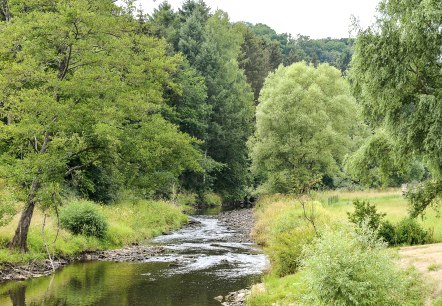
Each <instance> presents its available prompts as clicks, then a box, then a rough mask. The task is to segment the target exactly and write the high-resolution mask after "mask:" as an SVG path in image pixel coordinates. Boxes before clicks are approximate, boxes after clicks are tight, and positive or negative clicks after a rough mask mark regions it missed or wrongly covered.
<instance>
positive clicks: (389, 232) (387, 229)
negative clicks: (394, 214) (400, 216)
mask: <svg viewBox="0 0 442 306" xmlns="http://www.w3.org/2000/svg"><path fill="white" fill-rule="evenodd" d="M378 236H379V237H381V238H382V240H384V241H385V242H386V243H388V245H390V246H394V245H396V227H395V226H394V225H393V224H392V223H391V222H390V221H387V220H384V221H382V223H381V225H380V226H379V230H378Z"/></svg>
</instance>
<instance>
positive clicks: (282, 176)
mask: <svg viewBox="0 0 442 306" xmlns="http://www.w3.org/2000/svg"><path fill="white" fill-rule="evenodd" d="M357 113H358V111H357V107H356V104H355V101H354V99H353V98H352V96H351V95H350V89H349V85H348V84H347V82H346V81H345V80H344V79H342V77H341V74H340V71H339V70H337V69H335V68H333V67H331V66H329V65H327V64H321V65H319V66H318V68H317V69H316V68H314V67H313V66H308V65H306V64H305V63H296V64H293V65H291V66H289V67H282V66H281V67H279V68H278V69H277V70H276V71H275V73H273V74H270V76H269V77H268V78H267V80H266V82H265V84H264V87H263V89H262V91H261V96H260V104H259V105H258V107H257V110H256V132H255V135H254V137H253V138H252V139H251V140H250V142H249V145H250V150H251V157H252V172H253V173H254V174H255V175H256V177H257V179H258V182H259V186H258V191H259V192H282V193H292V192H295V193H303V192H305V191H306V188H309V187H310V186H312V185H314V184H316V183H318V182H320V181H321V179H322V178H323V177H324V176H325V175H330V176H331V175H333V173H334V172H339V171H340V167H341V165H342V161H343V158H344V156H345V154H346V153H347V152H348V151H349V147H350V146H351V131H352V127H353V125H354V124H355V122H357V120H356V119H357Z"/></svg>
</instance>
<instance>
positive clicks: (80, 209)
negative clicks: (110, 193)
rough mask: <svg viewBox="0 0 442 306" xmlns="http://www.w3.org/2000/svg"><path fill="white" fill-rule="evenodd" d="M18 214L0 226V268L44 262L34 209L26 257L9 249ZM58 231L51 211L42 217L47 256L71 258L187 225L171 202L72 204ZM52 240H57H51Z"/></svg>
mask: <svg viewBox="0 0 442 306" xmlns="http://www.w3.org/2000/svg"><path fill="white" fill-rule="evenodd" d="M18 218H19V214H17V215H15V216H14V218H13V220H12V221H11V222H9V223H8V224H7V225H5V226H3V227H0V265H1V264H4V263H27V262H30V261H33V260H43V259H46V258H47V253H46V251H45V247H44V242H43V236H42V225H43V221H44V215H43V213H42V212H41V210H36V211H35V215H34V218H33V220H32V223H31V228H30V231H29V236H28V247H29V252H28V253H25V254H22V253H18V252H13V251H11V250H9V249H8V247H7V246H8V243H9V242H10V241H11V238H12V236H13V234H14V231H15V227H16V225H17V222H18ZM60 221H61V224H60V225H61V229H60V231H59V233H58V236H57V231H58V230H57V229H58V221H57V217H56V214H55V212H53V211H52V212H51V213H50V215H48V217H47V218H46V225H45V238H46V241H47V245H48V247H49V250H50V252H51V253H52V254H53V255H55V256H56V257H57V256H63V257H72V256H75V255H78V254H80V253H82V252H85V251H98V250H106V249H115V248H119V247H122V246H124V245H129V244H131V243H135V242H140V241H142V240H144V239H147V238H151V237H153V236H156V235H160V234H161V233H163V232H167V231H170V230H173V229H177V228H179V227H180V226H181V225H182V224H183V223H185V222H187V216H186V215H185V214H183V213H182V207H178V206H176V205H174V204H172V203H170V202H165V201H149V200H131V201H126V202H121V203H118V204H113V205H98V204H96V203H93V202H89V201H85V200H73V201H70V203H69V204H68V205H66V206H64V207H62V208H61V210H60ZM56 238H57V239H56ZM54 240H55V243H54Z"/></svg>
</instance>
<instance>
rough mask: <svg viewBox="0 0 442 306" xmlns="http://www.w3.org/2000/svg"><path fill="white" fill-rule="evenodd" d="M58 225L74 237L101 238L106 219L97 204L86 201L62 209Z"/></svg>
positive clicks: (105, 226)
mask: <svg viewBox="0 0 442 306" xmlns="http://www.w3.org/2000/svg"><path fill="white" fill-rule="evenodd" d="M60 223H61V225H62V227H63V228H65V229H67V230H69V231H70V232H72V233H73V234H76V235H78V234H83V235H86V236H95V237H98V238H103V237H104V236H105V234H106V230H107V222H106V219H105V218H104V216H103V215H102V214H101V212H100V210H99V209H98V207H97V204H94V203H92V202H88V201H79V202H74V203H71V204H70V205H68V206H66V207H65V208H63V209H62V210H61V212H60Z"/></svg>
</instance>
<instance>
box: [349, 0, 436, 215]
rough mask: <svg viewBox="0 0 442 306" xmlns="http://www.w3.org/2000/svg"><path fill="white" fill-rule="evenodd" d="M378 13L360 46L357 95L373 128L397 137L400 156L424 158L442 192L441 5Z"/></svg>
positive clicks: (393, 2) (405, 3)
mask: <svg viewBox="0 0 442 306" xmlns="http://www.w3.org/2000/svg"><path fill="white" fill-rule="evenodd" d="M379 13H380V16H379V18H378V20H377V23H376V24H375V25H374V26H372V27H370V28H368V29H367V30H365V31H362V32H360V33H359V35H358V38H357V41H356V45H355V53H354V56H353V60H352V62H351V67H352V68H351V73H350V75H351V79H352V83H353V85H354V86H353V88H354V93H355V95H356V96H357V98H358V100H359V101H360V103H361V105H362V106H363V108H364V113H365V115H366V118H367V119H368V120H369V121H370V123H371V124H372V125H373V126H380V127H385V128H386V129H387V131H388V133H389V134H391V135H392V137H393V140H394V141H395V142H396V143H397V147H398V148H399V154H400V157H401V158H402V159H404V160H412V159H414V158H418V159H419V158H423V161H424V162H425V163H426V164H427V165H428V167H429V169H430V171H431V173H432V176H433V181H432V182H431V184H433V185H434V184H436V185H440V186H441V187H442V150H441V148H442V75H441V73H440V71H441V69H442V61H441V59H442V55H441V43H440V42H441V40H442V32H441V30H440V29H441V24H442V3H441V2H440V1H437V0H430V1H421V0H418V1H411V0H388V1H383V2H382V3H381V4H380V6H379ZM441 189H442V188H431V190H435V191H437V190H441ZM439 195H440V193H438V192H436V193H434V194H432V196H431V199H433V200H436V199H437V197H438V196H439ZM427 203H428V204H430V203H435V201H427ZM419 209H421V208H419ZM421 211H423V210H421Z"/></svg>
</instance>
